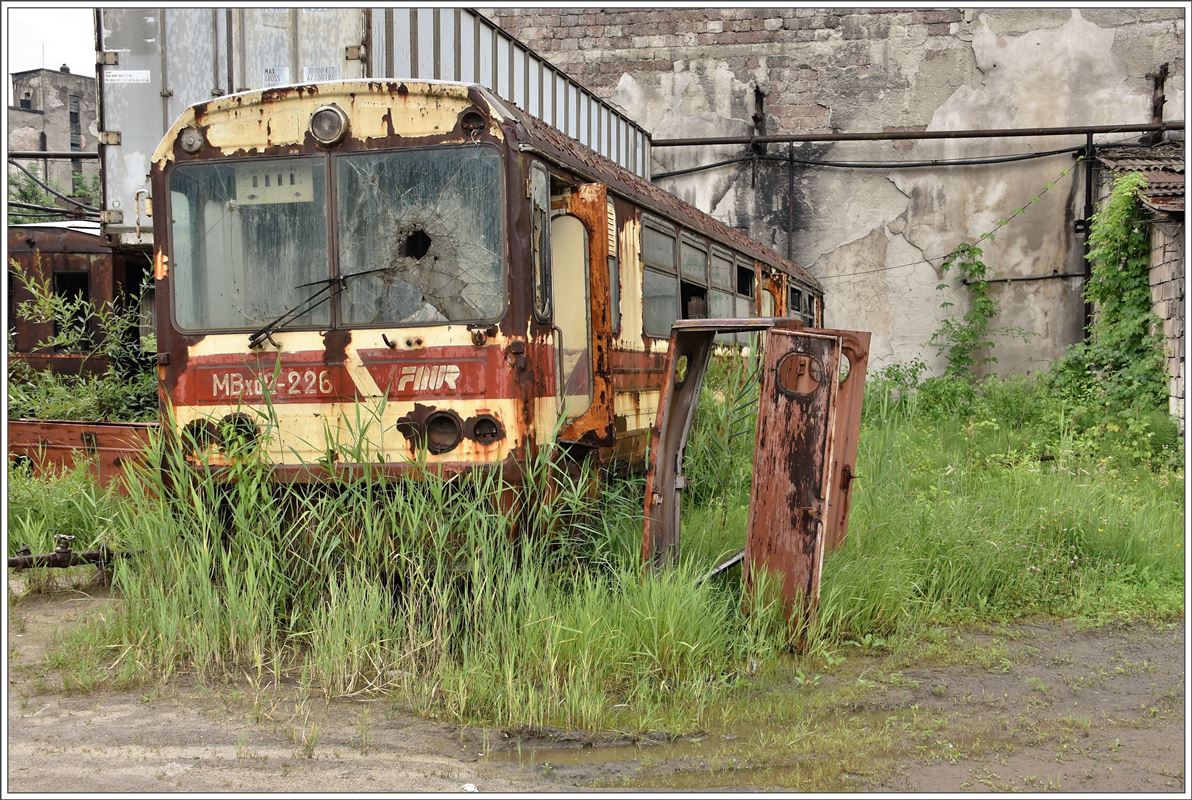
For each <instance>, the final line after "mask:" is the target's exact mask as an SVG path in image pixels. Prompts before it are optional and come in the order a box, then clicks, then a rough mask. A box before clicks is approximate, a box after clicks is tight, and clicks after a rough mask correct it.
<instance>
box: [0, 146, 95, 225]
mask: <svg viewBox="0 0 1192 800" xmlns="http://www.w3.org/2000/svg"><path fill="white" fill-rule="evenodd" d="M8 163H9V164H10V165H11V166H14V167H16V168H17V169H19V170H20V171H21V172H23V173H25V174H26V175H28V176H29V177H30V178H31V179H32V180H33V182H34V183H36V184H37V185H38V186H40V187H41V188H43V189H45V190H46V191H47V192H49V193H50V194H52V195H54V197H57V198H58V199H59V200H65V201H66V202H68V203H70V204H71V205H72V206H78V207H79V208H81V209H83V210H84V211H94V212H95V213H97V214H98V213H99V209H98V208H94V207H93V206H89V205H87V204H86V203H80V202H79V201H78V200H72V199H71V198H69V197H67V196H66V195H64V194H62V192H60V191H58V190H57V189H55V188H54V187H53V186H50V185H49V184H48V183H46V182H45V181H43V180H42V179H41V178H39V177H37V176H36V175H34V174H33V173H32V172H30V171H29V170H27V169H25V168H24V167H23V166H22V165H21V163H20V162H19V161H15V160H14V159H11V158H10V159H8Z"/></svg>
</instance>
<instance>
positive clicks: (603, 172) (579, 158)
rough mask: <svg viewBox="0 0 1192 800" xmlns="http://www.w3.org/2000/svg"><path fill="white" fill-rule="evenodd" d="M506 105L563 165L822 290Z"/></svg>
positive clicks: (711, 220) (792, 267)
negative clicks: (571, 167) (573, 167)
mask: <svg viewBox="0 0 1192 800" xmlns="http://www.w3.org/2000/svg"><path fill="white" fill-rule="evenodd" d="M481 88H482V91H484V92H485V93H486V94H491V92H490V91H489V90H488V89H483V87H481ZM497 102H500V101H499V100H498V101H497ZM502 105H503V106H504V108H506V109H508V113H509V114H510V115H512V116H513V117H515V118H516V119H517V121H518V122H520V123H521V125H522V127H523V128H524V129H525V130H526V132H527V134H528V135H529V139H530V141H529V142H528V144H531V145H533V146H535V147H537V148H539V149H541V150H542V151H543V152H545V153H547V154H548V155H550V156H553V157H554V158H556V159H558V160H559V161H561V162H562V163H564V164H572V165H574V166H575V167H576V168H577V169H578V170H579V171H581V172H584V173H587V174H589V175H591V176H592V177H594V178H598V179H599V180H601V181H602V182H604V183H606V184H607V185H608V186H609V188H610V189H611V190H613V191H614V192H616V193H617V194H620V195H622V196H624V197H626V198H627V199H629V200H633V201H635V202H637V203H638V204H639V205H641V206H643V207H645V208H646V209H648V210H653V211H656V212H657V213H659V214H660V215H662V216H665V217H669V218H670V219H671V220H672V221H674V222H676V223H678V224H679V225H681V226H683V227H685V228H689V229H691V230H693V231H696V232H699V233H703V234H705V235H706V236H709V237H711V238H713V239H718V240H721V241H723V242H725V243H727V244H729V245H730V246H732V247H733V248H734V249H736V250H738V251H739V252H741V253H744V254H745V255H749V256H753V257H754V258H756V259H757V260H758V261H761V262H763V263H765V264H769V265H770V266H773V267H777V268H778V269H780V270H781V271H783V272H786V273H788V274H791V275H794V276H795V277H797V278H799V279H800V280H801V281H803V282H805V283H807V284H808V285H810V286H813V287H815V288H816V289H820V290H821V291H822V287H820V284H819V281H817V280H816V279H815V278H814V277H813V276H812V275H811V273H810V272H808V271H807V270H806V269H804V268H803V267H801V266H799V265H798V264H796V263H794V262H793V261H788V260H787V259H785V258H783V257H782V256H780V255H779V254H778V253H776V252H774V251H773V250H772V249H770V248H769V247H766V246H765V245H763V244H761V243H760V242H758V241H756V240H754V239H751V238H750V237H748V236H746V235H745V234H744V233H742V232H741V231H739V230H737V229H736V228H733V227H730V226H728V225H725V224H724V223H723V222H721V221H720V220H718V219H716V218H715V217H713V216H711V215H709V214H705V213H704V212H703V211H700V210H699V209H698V208H696V207H695V206H693V205H691V204H690V203H686V202H684V201H683V200H680V199H679V198H678V197H676V196H674V195H673V194H671V193H670V192H668V191H666V190H665V189H663V188H662V187H660V186H658V185H656V184H653V183H650V182H649V181H647V180H644V179H642V178H641V177H639V176H637V175H635V174H634V173H632V172H630V171H629V170H627V169H625V168H624V167H622V166H620V165H619V164H617V163H615V162H613V161H611V160H609V159H607V158H605V157H604V156H602V155H600V154H599V153H597V152H595V151H594V150H592V149H590V148H588V147H587V146H585V145H584V144H582V143H580V142H578V141H576V140H575V139H572V138H571V137H569V136H567V135H566V134H563V133H561V132H560V131H558V130H556V129H555V128H553V127H551V126H550V125H547V124H546V123H545V122H543V121H542V120H540V119H538V118H537V117H534V116H532V115H530V114H528V113H526V112H525V111H522V110H521V109H519V108H516V107H514V106H511V105H508V104H504V103H502Z"/></svg>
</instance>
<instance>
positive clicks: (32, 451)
mask: <svg viewBox="0 0 1192 800" xmlns="http://www.w3.org/2000/svg"><path fill="white" fill-rule="evenodd" d="M157 427H158V426H157V424H155V423H150V422H67V421H63V420H32V419H13V420H9V421H8V455H9V457H10V458H12V457H13V456H16V457H18V458H23V459H28V460H29V461H30V462H32V464H33V470H34V474H43V473H45V472H51V471H61V470H64V469H70V468H71V467H73V466H74V465H75V462H76V459H80V458H81V459H86V460H88V461H90V462H91V469H92V473H93V474H94V475H95V478H96V480H97V481H99V483H100V484H102V485H108V484H112V483H116V485H117V487H120V486H121V484H120V482H118V481H117V480H116V479H117V478H118V477H120V476H121V475H122V474H123V472H124V467H123V465H124V464H125V463H126V462H130V461H131V462H133V463H136V462H140V461H143V460H144V458H145V453H146V449H147V447H148V444H149V435H150V431H152V430H154V429H156V428H157Z"/></svg>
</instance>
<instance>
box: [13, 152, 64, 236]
mask: <svg viewBox="0 0 1192 800" xmlns="http://www.w3.org/2000/svg"><path fill="white" fill-rule="evenodd" d="M27 169H29V171H30V172H33V173H35V174H36V173H37V171H38V167H37V166H36V165H35V166H32V167H27ZM8 199H9V200H16V201H17V202H20V203H28V204H30V205H35V206H46V207H48V208H55V207H57V206H58V198H57V197H54V195H52V194H50V193H49V192H47V191H46V190H45V189H43V188H42V187H41V186H39V185H38V184H37V182H36V181H35V180H33V179H32V178H30V177H29V176H28V175H26V174H25V173H23V172H21V171H19V170H13V169H10V170H9V172H8ZM65 214H66V212H65V211H63V216H65ZM47 218H48V216H47V215H46V214H44V213H39V212H35V211H29V210H26V209H20V208H10V209H9V214H8V221H9V224H12V225H19V224H22V223H26V222H41V221H43V220H45V219H47Z"/></svg>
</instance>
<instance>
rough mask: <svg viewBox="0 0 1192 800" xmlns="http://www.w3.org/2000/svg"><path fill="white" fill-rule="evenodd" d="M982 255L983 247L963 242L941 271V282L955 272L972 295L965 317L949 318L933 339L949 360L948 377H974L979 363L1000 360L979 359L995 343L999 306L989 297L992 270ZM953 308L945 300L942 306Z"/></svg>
mask: <svg viewBox="0 0 1192 800" xmlns="http://www.w3.org/2000/svg"><path fill="white" fill-rule="evenodd" d="M981 254H982V250H981V248H979V247H977V246H976V245H972V244H967V243H963V242H962V243H961V244H958V245H957V246H956V247H955V248H954V249H953V250H952V252H951V253H949V254H948V255H947V256H946V257H945V258H944V262H943V265H942V266H941V269H940V278H941V279H942V278H945V277H947V275H948V273H949V272H951V271H952V270H955V271H956V272H957V273H958V274H959V275H960V280H961V283H962V284H964V283H967V285H968V294H969V298H968V300H969V302H968V309H967V310H966V311H965V312H964V314H963V315H962V316H961V317H960V318H959V319H956V318H949V319H945V320H944V321H943V322H942V323H940V326H939V328H938V329H937V330H936V331H935V333H933V334H932V336H931V343H932V344H933V345H935V346H936V347H937V348H938V350H939V354H940V355H941V356H943V357H944V359H945V360H946V361H947V364H948V367H947V374H948V375H953V376H961V377H970V378H971V377H973V370H974V368H976V367H977V365H978V364H985V363H991V362H994V361H996V360H997V359H995V358H994V357H993V356H992V355H985V356H984V357H981V358H978V354H979V353H980V352H982V351H988V349H989V348H990V346H991V345H992V344H993V342H992V341H991V340H990V338H989V336H990V329H989V321H990V320H991V319H993V317H994V316H996V315H997V311H998V308H997V303H995V302H994V300H993V298H991V297H990V296H989V282H988V281H987V280H986V279H985V278H986V273H987V270H988V268H987V267H986V266H985V262H984V261H982V260H981ZM937 288H938V289H946V288H947V283H943V282H941V283H940V284H939V286H938V287H937ZM952 305H953V304H952V303H951V302H947V301H945V302H944V303H942V304H941V307H942V308H950V307H951V306H952Z"/></svg>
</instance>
